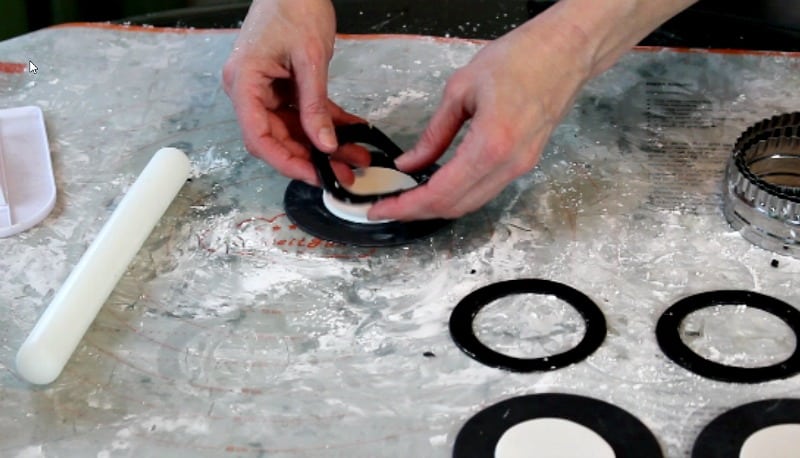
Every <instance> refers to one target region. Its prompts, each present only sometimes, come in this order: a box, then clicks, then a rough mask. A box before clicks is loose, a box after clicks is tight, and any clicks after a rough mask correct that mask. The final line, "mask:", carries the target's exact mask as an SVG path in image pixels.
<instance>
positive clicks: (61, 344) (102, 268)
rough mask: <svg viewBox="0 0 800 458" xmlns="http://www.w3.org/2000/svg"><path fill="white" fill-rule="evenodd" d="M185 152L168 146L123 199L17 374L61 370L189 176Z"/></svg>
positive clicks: (47, 314)
mask: <svg viewBox="0 0 800 458" xmlns="http://www.w3.org/2000/svg"><path fill="white" fill-rule="evenodd" d="M189 168H190V163H189V159H188V158H187V157H186V155H185V154H184V153H183V151H181V150H179V149H175V148H162V149H160V150H158V151H157V152H156V154H155V155H153V158H152V159H151V160H150V162H149V163H148V164H147V166H146V167H145V168H144V170H143V171H142V173H141V174H140V175H139V177H138V178H137V179H136V181H135V182H134V183H133V185H132V186H131V188H130V190H129V191H128V192H127V193H126V194H125V197H123V198H122V200H121V201H120V203H119V205H118V206H117V208H116V209H115V210H114V212H113V213H112V214H111V217H110V218H109V219H108V221H107V222H106V224H105V225H104V226H103V228H102V229H101V230H100V232H99V233H98V234H97V237H96V238H95V240H94V241H93V242H92V244H91V245H90V246H89V248H88V249H87V250H86V252H85V253H84V254H83V256H82V257H81V259H80V261H78V264H77V265H76V266H75V268H74V269H73V270H72V272H71V273H70V275H69V277H67V280H66V281H65V282H64V284H63V285H62V286H61V289H59V290H58V292H57V293H56V295H55V297H54V298H53V301H52V302H51V303H50V305H49V306H48V307H47V309H46V310H45V311H44V313H43V314H42V316H41V317H40V318H39V321H38V322H37V323H36V326H35V327H34V328H33V330H32V331H31V333H30V335H29V336H28V338H27V339H26V340H25V342H23V344H22V346H21V347H20V349H19V352H18V353H17V372H18V373H19V375H21V376H22V377H23V378H24V379H25V380H27V381H29V382H31V383H34V384H37V385H45V384H48V383H50V382H52V381H54V380H55V379H56V378H58V376H59V375H60V374H61V371H62V370H63V369H64V366H65V365H66V364H67V361H68V360H69V358H70V357H71V356H72V353H73V352H74V351H75V349H76V348H77V347H78V344H79V343H80V341H81V339H82V338H83V335H84V334H85V333H86V330H87V329H89V326H90V325H91V324H92V321H94V319H95V317H96V316H97V313H98V312H99V311H100V308H101V307H102V306H103V304H104V303H105V301H106V300H107V299H108V296H109V295H110V294H111V292H112V291H113V290H114V288H115V287H116V285H117V282H118V281H119V279H120V278H121V277H122V275H123V274H124V273H125V271H126V270H127V269H128V265H129V264H130V263H131V261H132V260H133V258H134V256H136V253H138V252H139V249H141V247H142V245H143V244H144V242H145V240H147V237H148V236H149V235H150V232H152V230H153V228H154V227H155V226H156V224H157V223H158V221H159V220H160V219H161V217H162V216H163V215H164V212H165V211H166V210H167V208H168V207H169V206H170V204H171V203H172V201H173V200H174V199H175V196H176V195H177V194H178V191H180V189H181V187H182V186H183V184H184V183H185V182H186V180H187V178H189Z"/></svg>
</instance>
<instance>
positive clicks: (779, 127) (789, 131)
mask: <svg viewBox="0 0 800 458" xmlns="http://www.w3.org/2000/svg"><path fill="white" fill-rule="evenodd" d="M725 188H726V189H725V190H724V195H723V197H724V208H723V210H724V213H725V217H726V218H727V220H728V222H729V223H730V224H731V226H732V227H733V228H734V229H735V230H737V231H739V232H740V233H741V234H742V236H743V237H744V238H745V239H746V240H748V241H750V242H751V243H753V244H755V245H757V246H759V247H761V248H764V249H766V250H770V251H773V252H776V253H780V254H784V255H788V256H793V257H795V258H800V112H794V113H787V114H781V115H776V116H773V117H772V118H769V119H764V120H762V121H760V122H758V123H756V124H754V125H753V126H751V127H750V128H748V129H747V130H746V131H745V132H744V133H742V135H741V136H740V137H739V138H738V139H737V141H736V144H735V146H734V150H733V154H732V155H731V157H730V159H729V161H728V165H727V170H726V174H725Z"/></svg>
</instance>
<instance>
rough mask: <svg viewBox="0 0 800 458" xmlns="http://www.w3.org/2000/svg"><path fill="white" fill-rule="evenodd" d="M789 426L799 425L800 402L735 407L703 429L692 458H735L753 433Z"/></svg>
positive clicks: (762, 402)
mask: <svg viewBox="0 0 800 458" xmlns="http://www.w3.org/2000/svg"><path fill="white" fill-rule="evenodd" d="M788 423H800V399H767V400H764V401H758V402H753V403H750V404H745V405H743V406H739V407H736V408H734V409H731V410H729V411H727V412H725V413H723V414H722V415H720V416H719V417H717V418H715V419H714V420H713V421H711V423H709V424H708V425H707V426H706V427H705V428H703V431H702V432H701V433H700V435H699V436H697V440H696V441H695V443H694V447H693V448H692V458H730V457H738V456H740V455H741V450H742V446H743V445H744V443H745V441H747V438H749V437H750V436H751V435H752V434H753V433H755V432H757V431H760V430H762V429H764V428H768V427H770V426H776V425H782V424H788Z"/></svg>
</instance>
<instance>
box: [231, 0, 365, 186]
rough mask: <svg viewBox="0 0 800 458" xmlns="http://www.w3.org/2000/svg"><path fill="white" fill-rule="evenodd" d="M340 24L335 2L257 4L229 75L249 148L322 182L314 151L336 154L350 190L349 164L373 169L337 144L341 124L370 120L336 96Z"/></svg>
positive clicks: (354, 150)
mask: <svg viewBox="0 0 800 458" xmlns="http://www.w3.org/2000/svg"><path fill="white" fill-rule="evenodd" d="M335 33H336V19H335V14H334V11H333V6H332V5H331V2H330V0H256V1H254V2H253V4H252V6H251V8H250V11H249V12H248V14H247V17H246V18H245V21H244V24H243V25H242V29H241V32H240V34H239V36H238V38H237V40H236V43H235V45H234V50H233V52H232V53H231V55H230V57H229V58H228V60H227V62H226V63H225V67H224V69H223V87H224V89H225V92H226V93H227V94H228V96H229V97H230V98H231V100H232V102H233V104H234V107H235V109H236V116H237V118H238V120H239V125H240V126H241V130H242V136H243V139H244V144H245V147H246V148H247V150H248V151H250V153H251V154H253V155H254V156H256V157H259V158H261V159H263V160H264V161H266V162H267V163H269V164H270V165H272V166H273V167H274V168H275V169H277V170H278V171H279V172H281V173H282V174H284V175H286V176H288V177H290V178H295V179H299V180H303V181H305V182H307V183H310V184H315V185H316V184H319V179H318V177H317V174H316V171H315V169H314V167H313V165H312V164H311V162H310V153H309V147H310V146H311V145H312V144H313V145H314V146H316V147H317V148H318V149H319V150H321V151H324V152H326V153H331V154H332V157H333V158H334V159H338V160H334V161H332V162H333V164H332V165H333V166H334V169H335V171H336V173H337V176H338V177H339V179H340V180H341V181H343V182H344V183H345V184H348V183H351V182H352V180H353V174H352V172H351V171H350V167H348V166H347V165H346V164H345V163H349V164H355V165H361V166H365V165H368V164H369V153H368V152H367V150H366V149H364V148H362V147H359V146H356V145H342V146H341V147H340V146H339V145H338V144H337V140H336V134H335V131H334V127H333V126H334V125H339V124H353V123H357V122H363V120H362V119H361V118H359V117H357V116H354V115H351V114H349V113H347V112H346V111H344V110H343V109H342V108H340V107H339V106H338V105H336V104H335V103H334V102H333V101H331V100H330V99H329V98H328V95H327V82H328V63H329V61H330V59H331V56H332V55H333V44H334V40H335Z"/></svg>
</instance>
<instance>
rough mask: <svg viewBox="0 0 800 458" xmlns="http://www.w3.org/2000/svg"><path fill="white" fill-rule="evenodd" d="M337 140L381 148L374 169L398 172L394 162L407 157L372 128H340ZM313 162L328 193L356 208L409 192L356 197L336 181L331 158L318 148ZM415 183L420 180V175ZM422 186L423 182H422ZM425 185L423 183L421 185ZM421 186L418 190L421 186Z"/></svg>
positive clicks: (375, 158) (312, 148)
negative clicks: (402, 155) (355, 205)
mask: <svg viewBox="0 0 800 458" xmlns="http://www.w3.org/2000/svg"><path fill="white" fill-rule="evenodd" d="M336 137H337V140H338V141H339V144H342V145H344V144H347V143H365V144H367V145H370V146H374V147H375V148H378V150H379V151H373V152H372V162H371V165H373V166H377V167H386V168H391V169H395V170H396V169H397V167H396V166H395V164H394V160H395V159H397V157H398V156H400V155H401V154H403V150H402V149H401V148H400V147H399V146H397V145H396V144H395V143H394V142H393V141H392V140H391V139H390V138H389V137H387V136H386V134H384V133H383V132H381V131H380V130H379V129H378V128H377V127H374V126H370V125H368V124H351V125H345V126H338V127H336ZM311 162H312V163H313V164H314V168H316V169H317V175H318V176H319V179H320V181H321V182H322V188H323V189H325V190H326V191H328V192H329V193H330V194H331V195H332V196H333V197H335V198H336V199H339V200H341V201H344V202H349V203H354V204H364V203H372V202H377V201H378V200H380V199H385V198H387V197H393V196H396V195H399V194H400V193H403V192H405V191H408V189H404V190H400V191H393V192H386V193H380V194H354V193H352V192H350V191H348V190H347V188H345V187H344V186H343V185H342V184H341V183H340V182H339V179H338V178H336V174H335V173H334V172H333V168H332V167H331V161H330V156H329V155H328V154H325V153H323V152H322V151H320V150H319V149H317V148H315V147H313V146H312V147H311ZM412 176H414V178H415V179H418V177H417V176H416V175H412ZM418 183H419V182H418ZM419 184H422V183H419ZM419 184H418V186H419Z"/></svg>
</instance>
